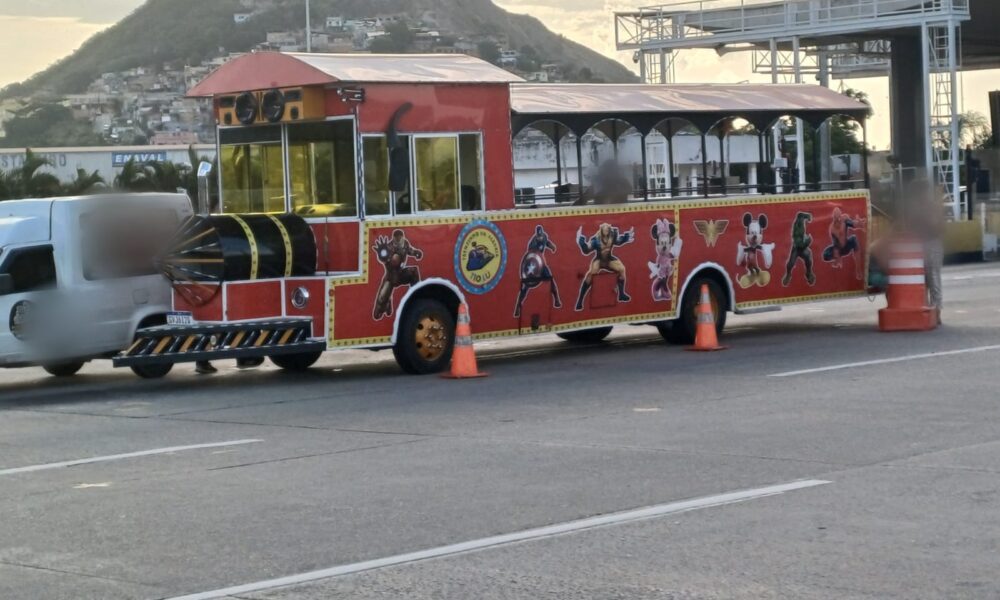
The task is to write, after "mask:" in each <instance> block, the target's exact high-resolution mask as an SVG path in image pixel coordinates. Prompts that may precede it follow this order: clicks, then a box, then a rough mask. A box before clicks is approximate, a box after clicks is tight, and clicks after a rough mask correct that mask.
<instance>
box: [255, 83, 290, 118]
mask: <svg viewBox="0 0 1000 600" xmlns="http://www.w3.org/2000/svg"><path fill="white" fill-rule="evenodd" d="M285 105H286V100H285V93H284V92H282V91H281V90H277V89H274V90H269V91H267V92H264V96H263V97H262V98H261V102H260V112H261V116H263V117H264V119H266V120H267V121H268V122H270V123H280V122H281V120H282V119H284V118H285Z"/></svg>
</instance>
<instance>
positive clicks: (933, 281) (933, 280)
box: [907, 180, 945, 325]
mask: <svg viewBox="0 0 1000 600" xmlns="http://www.w3.org/2000/svg"><path fill="white" fill-rule="evenodd" d="M910 198H911V199H912V201H913V205H912V207H911V208H910V210H909V211H908V213H907V217H908V219H907V227H908V229H909V230H910V232H911V233H913V234H914V235H917V236H920V241H921V242H922V243H923V245H924V277H925V280H926V285H927V302H928V305H929V306H931V307H932V308H934V309H936V310H937V319H938V324H939V325H940V324H941V309H942V308H943V306H944V297H943V293H942V290H941V269H942V265H943V263H944V232H945V203H944V201H945V195H944V190H943V189H942V188H941V187H940V186H934V185H932V184H931V183H930V182H928V181H926V180H918V181H914V182H913V185H912V186H911V194H910Z"/></svg>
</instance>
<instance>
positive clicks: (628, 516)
mask: <svg viewBox="0 0 1000 600" xmlns="http://www.w3.org/2000/svg"><path fill="white" fill-rule="evenodd" d="M827 483H830V482H829V481H823V480H820V479H809V480H805V481H793V482H791V483H783V484H779V485H772V486H767V487H761V488H754V489H749V490H742V491H738V492H729V493H726V494H719V495H716V496H705V497H702V498H694V499H691V500H682V501H680V502H671V503H669V504H657V505H655V506H647V507H645V508H639V509H635V510H629V511H625V512H619V513H611V514H607V515H600V516H597V517H589V518H586V519H579V520H576V521H567V522H565V523H557V524H555V525H547V526H545V527H537V528H535V529H526V530H524V531H519V532H516V533H506V534H502V535H495V536H491V537H487V538H481V539H478V540H471V541H468V542H460V543H457V544H449V545H447V546H438V547H437V548H430V549H427V550H419V551H417V552H408V553H406V554H397V555H395V556H388V557H385V558H376V559H373V560H366V561H362V562H356V563H351V564H347V565H340V566H338V567H332V568H329V569H321V570H319V571H310V572H308V573H300V574H298V575H289V576H287V577H278V578H277V579H267V580H264V581H258V582H255V583H247V584H244V585H237V586H233V587H228V588H221V589H218V590H212V591H209V592H199V593H195V594H188V595H186V596H175V597H172V598H168V599H166V600H213V599H216V598H225V597H227V596H236V595H238V594H249V593H253V592H260V591H264V590H271V589H275V588H280V587H286V586H290V585H298V584H302V583H309V582H312V581H317V580H320V579H329V578H332V577H341V576H344V575H353V574H355V573H361V572H364V571H372V570H375V569H383V568H385V567H393V566H397V565H402V564H407V563H412V562H417V561H422V560H428V559H432V558H442V557H445V556H454V555H458V554H466V553H468V552H476V551H479V550H485V549H487V548H495V547H498V546H506V545H509V544H516V543H523V542H530V541H535V540H540V539H544V538H550V537H554V536H560V535H566V534H569V533H575V532H579V531H585V530H588V529H594V528H596V527H606V526H609V525H621V524H623V523H631V522H635V521H643V520H647V519H653V518H657V517H662V516H665V515H672V514H677V513H682V512H688V511H692V510H699V509H702V508H711V507H716V506H723V505H726V504H735V503H737V502H745V501H747V500H754V499H757V498H765V497H767V496H776V495H779V494H784V493H785V492H791V491H795V490H801V489H805V488H811V487H816V486H819V485H825V484H827Z"/></svg>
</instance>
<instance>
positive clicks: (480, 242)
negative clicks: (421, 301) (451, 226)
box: [455, 219, 507, 294]
mask: <svg viewBox="0 0 1000 600" xmlns="http://www.w3.org/2000/svg"><path fill="white" fill-rule="evenodd" d="M506 268H507V241H506V240H505V239H504V237H503V233H502V232H501V231H500V228H499V227H497V226H496V225H494V224H493V223H490V222H489V221H484V220H482V219H477V220H475V221H472V222H471V223H469V224H468V225H466V226H465V227H463V228H462V231H461V233H459V234H458V241H457V242H455V277H456V278H457V279H458V283H460V284H461V285H462V288H464V289H465V291H467V292H469V293H471V294H485V293H486V292H488V291H490V290H492V289H493V288H494V287H496V285H497V284H498V283H500V279H501V278H502V277H503V272H504V269H506Z"/></svg>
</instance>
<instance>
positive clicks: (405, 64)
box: [188, 52, 524, 97]
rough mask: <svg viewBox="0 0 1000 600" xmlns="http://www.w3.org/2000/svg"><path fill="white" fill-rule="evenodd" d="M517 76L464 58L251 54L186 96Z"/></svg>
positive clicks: (515, 79) (498, 79)
mask: <svg viewBox="0 0 1000 600" xmlns="http://www.w3.org/2000/svg"><path fill="white" fill-rule="evenodd" d="M518 81H524V80H523V79H521V78H520V77H518V76H516V75H514V74H512V73H509V72H507V71H505V70H503V69H501V68H499V67H496V66H494V65H492V64H490V63H488V62H486V61H483V60H479V59H477V58H473V57H471V56H466V55H464V54H304V53H280V52H254V53H251V54H245V55H243V56H241V57H239V58H235V59H233V60H231V61H229V62H228V63H226V64H225V65H223V66H222V67H220V68H219V69H217V70H216V71H214V72H213V73H212V74H211V75H209V76H208V77H206V78H205V79H204V80H203V81H202V82H201V83H199V84H198V85H197V86H195V87H194V88H192V89H191V90H190V91H189V92H188V96H190V97H205V96H217V95H221V94H237V93H240V92H245V91H250V90H264V89H270V88H286V87H300V86H312V85H329V84H334V83H513V82H518Z"/></svg>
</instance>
